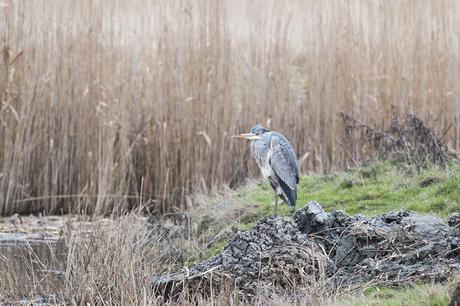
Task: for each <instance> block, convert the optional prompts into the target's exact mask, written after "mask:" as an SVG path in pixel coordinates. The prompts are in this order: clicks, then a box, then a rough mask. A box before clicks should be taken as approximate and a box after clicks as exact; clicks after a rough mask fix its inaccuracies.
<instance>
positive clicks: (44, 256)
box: [0, 233, 66, 305]
mask: <svg viewBox="0 0 460 306" xmlns="http://www.w3.org/2000/svg"><path fill="white" fill-rule="evenodd" d="M65 262H66V247H65V242H64V240H63V239H60V238H56V237H47V236H46V235H44V234H42V233H28V234H24V233H0V305H2V303H3V302H6V303H9V302H14V301H16V302H18V301H19V304H28V303H30V302H31V300H30V298H33V299H34V300H33V303H34V304H36V305H46V304H48V303H53V300H54V293H56V292H61V291H62V289H63V288H62V284H63V279H64V277H65ZM18 297H21V298H22V300H18Z"/></svg>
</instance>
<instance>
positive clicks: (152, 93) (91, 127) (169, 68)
mask: <svg viewBox="0 0 460 306" xmlns="http://www.w3.org/2000/svg"><path fill="white" fill-rule="evenodd" d="M0 52H1V57H0V101H1V105H0V214H3V215H5V214H6V215H7V214H11V213H13V212H19V213H25V212H32V211H40V210H46V211H48V212H52V213H59V212H68V211H78V212H81V211H84V212H89V213H98V214H107V213H111V212H113V211H120V210H124V209H126V208H129V207H131V206H132V205H136V204H137V203H139V202H141V201H146V200H153V202H152V203H154V208H155V209H156V210H157V211H167V210H172V209H174V208H183V207H184V206H185V205H186V203H187V201H185V199H186V196H187V195H188V194H189V193H191V192H193V191H194V190H197V189H201V188H209V187H210V186H213V185H216V184H222V183H226V184H230V185H233V184H236V183H238V182H241V181H242V180H243V179H244V178H245V177H247V176H248V175H254V174H256V173H257V172H256V171H255V170H256V169H255V165H254V163H253V162H252V161H251V160H249V158H248V148H247V144H246V143H242V142H239V141H235V140H232V139H231V138H230V136H231V135H232V134H234V133H237V132H241V131H247V130H248V129H249V128H250V127H251V126H252V125H253V124H254V123H257V122H261V123H262V124H265V125H269V126H270V127H271V128H273V129H276V130H279V131H282V132H283V133H284V134H286V135H287V136H288V137H289V138H290V139H291V140H292V142H293V144H294V146H295V148H296V150H297V152H298V154H299V156H300V157H301V166H302V170H303V172H305V171H310V170H312V171H327V170H329V169H331V168H333V167H336V166H339V165H341V164H342V163H343V161H344V159H346V157H347V153H346V152H344V151H343V149H342V146H341V145H340V144H339V143H338V142H337V134H338V132H340V129H341V126H340V124H339V120H338V118H337V113H338V112H339V111H347V112H352V113H355V114H356V116H357V117H358V118H361V119H363V120H364V121H365V122H374V123H375V124H376V125H378V126H381V125H385V124H386V123H388V121H389V120H390V118H391V114H392V112H396V113H397V114H399V113H401V114H402V113H406V112H416V113H418V114H419V115H420V116H422V117H423V116H426V115H432V116H433V117H436V119H437V121H436V122H437V126H435V129H437V130H444V129H446V127H447V126H449V125H450V124H451V123H453V127H452V128H451V129H450V130H449V131H448V134H447V135H446V136H445V140H446V141H447V142H448V144H449V145H450V146H451V147H452V148H454V149H458V148H459V147H460V142H459V137H460V136H459V135H460V123H459V114H460V2H459V1H456V0H440V1H438V0H431V1H429V0H428V1H422V0H417V1H416V0H409V1H396V0H389V1H386V0H385V1H384V0H381V1H370V0H369V1H365V0H363V1H358V0H356V1H354V0H353V1H335V0H334V1H332V0H326V1H314V0H308V1H289V2H285V1H243V0H240V1H219V0H218V1H215V0H200V1H191V0H178V1H166V0H157V1H146V0H136V1H121V0H120V1H81V0H78V1H77V0H70V1H43V0H37V1H10V0H0ZM355 149H356V150H357V151H359V150H360V148H355Z"/></svg>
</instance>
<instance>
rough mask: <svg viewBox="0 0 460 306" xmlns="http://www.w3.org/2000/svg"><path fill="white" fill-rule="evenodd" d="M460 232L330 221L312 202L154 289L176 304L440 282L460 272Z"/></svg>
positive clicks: (409, 219)
mask: <svg viewBox="0 0 460 306" xmlns="http://www.w3.org/2000/svg"><path fill="white" fill-rule="evenodd" d="M459 224H460V216H458V215H452V216H451V217H450V218H449V220H448V223H445V222H443V221H442V220H440V219H438V218H435V217H431V216H425V215H420V214H416V213H411V212H392V213H388V214H384V215H381V216H378V217H374V218H366V217H363V216H354V217H352V216H349V215H347V214H345V213H344V212H341V211H333V212H331V213H326V212H325V211H324V210H323V209H322V208H321V206H320V205H319V204H318V203H316V202H310V203H308V204H307V205H306V206H305V207H304V208H303V209H300V210H297V211H296V213H295V214H294V216H293V221H291V220H288V219H284V218H280V217H278V218H265V219H262V220H260V221H259V222H258V223H257V224H256V225H255V226H254V227H253V228H251V229H250V230H248V231H245V232H238V233H237V234H236V236H235V237H234V238H233V240H232V241H231V242H230V243H229V244H228V245H227V246H226V248H225V249H224V250H223V251H222V252H221V253H220V254H219V255H217V256H215V257H212V258H210V259H208V260H206V261H204V262H201V263H199V264H197V265H195V266H193V267H192V268H190V269H189V270H188V269H187V271H183V272H179V273H174V274H167V275H159V276H155V277H154V278H153V285H154V287H155V290H157V291H158V293H161V294H163V295H168V296H171V295H173V296H174V295H177V294H180V293H183V292H184V290H183V289H184V288H189V289H191V292H195V293H196V292H204V293H206V292H210V291H212V290H214V289H217V288H220V287H222V286H223V285H224V284H227V285H228V284H230V285H231V286H232V287H233V286H235V287H236V288H237V289H239V290H240V291H242V292H244V293H245V294H252V293H254V291H255V290H256V289H257V290H261V289H260V288H266V287H268V286H271V287H273V286H274V287H276V288H281V289H283V288H288V287H289V286H292V285H293V284H295V285H309V284H312V283H314V282H318V281H320V280H321V281H322V282H324V283H325V285H326V286H331V287H337V286H342V285H344V284H351V283H357V282H369V281H372V282H379V283H381V282H385V283H387V284H388V283H400V282H406V283H407V281H414V280H430V281H441V280H445V279H446V278H448V277H449V276H450V275H452V274H453V273H456V272H458V271H460V257H459V256H460V235H459V234H460V233H459V230H458V226H459ZM211 289H212V290H211Z"/></svg>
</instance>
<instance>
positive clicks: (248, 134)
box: [232, 133, 261, 140]
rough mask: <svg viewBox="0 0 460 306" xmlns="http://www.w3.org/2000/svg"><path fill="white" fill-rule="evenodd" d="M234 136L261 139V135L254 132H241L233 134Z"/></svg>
mask: <svg viewBox="0 0 460 306" xmlns="http://www.w3.org/2000/svg"><path fill="white" fill-rule="evenodd" d="M232 137H235V138H244V139H249V140H259V139H261V138H260V136H259V135H256V134H253V133H245V134H240V135H233V136H232Z"/></svg>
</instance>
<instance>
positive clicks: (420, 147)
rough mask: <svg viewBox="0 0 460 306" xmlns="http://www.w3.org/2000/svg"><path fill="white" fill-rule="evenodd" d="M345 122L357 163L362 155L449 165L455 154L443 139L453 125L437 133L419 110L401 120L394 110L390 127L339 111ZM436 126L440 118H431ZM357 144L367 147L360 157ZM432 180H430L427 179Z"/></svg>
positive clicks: (404, 162) (352, 156)
mask: <svg viewBox="0 0 460 306" xmlns="http://www.w3.org/2000/svg"><path fill="white" fill-rule="evenodd" d="M339 117H340V118H341V120H342V124H343V126H344V129H343V134H342V139H343V140H342V143H345V144H347V147H346V148H344V149H345V150H350V151H347V153H348V156H349V160H350V161H351V162H353V163H354V164H355V165H357V164H358V161H359V158H361V159H363V158H367V159H369V158H370V159H380V160H392V161H395V162H397V163H400V164H402V165H407V166H410V165H414V166H416V167H419V168H421V167H424V166H426V165H432V164H435V165H439V166H441V167H445V166H446V163H447V162H448V161H449V160H452V159H453V158H454V157H455V155H454V154H453V153H452V152H450V151H449V149H448V148H447V146H446V145H445V144H444V143H443V142H442V140H443V138H444V137H445V136H446V134H447V133H448V131H449V129H450V128H451V127H452V125H449V127H448V128H447V129H446V130H445V131H443V133H442V134H441V136H437V135H436V134H435V132H434V128H430V127H428V126H427V123H425V122H424V121H423V120H422V119H420V118H419V117H417V116H416V115H415V114H408V115H406V117H405V118H404V119H403V120H401V119H398V117H396V115H395V114H393V117H392V119H391V122H390V125H389V126H388V127H386V128H383V129H381V128H378V127H376V126H375V125H374V126H371V125H369V124H366V123H364V122H362V121H360V120H359V119H357V118H356V117H355V116H354V115H353V114H351V113H344V112H341V113H339ZM430 123H431V124H432V125H433V126H434V125H435V124H436V121H434V120H431V122H430ZM353 147H360V148H363V151H362V152H361V154H362V155H363V156H361V157H358V156H357V154H356V153H355V154H353V153H350V152H354V151H352V150H353ZM425 183H426V184H429V182H428V181H427V182H425Z"/></svg>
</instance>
